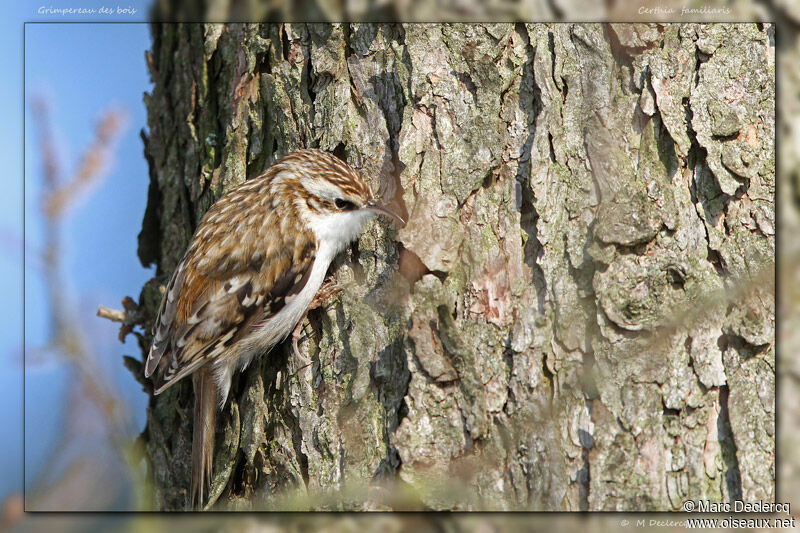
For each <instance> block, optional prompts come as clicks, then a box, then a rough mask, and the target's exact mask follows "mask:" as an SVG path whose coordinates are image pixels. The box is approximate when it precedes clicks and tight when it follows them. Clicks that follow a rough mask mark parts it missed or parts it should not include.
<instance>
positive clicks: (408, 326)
mask: <svg viewBox="0 0 800 533" xmlns="http://www.w3.org/2000/svg"><path fill="white" fill-rule="evenodd" d="M153 34H154V44H153V50H152V54H151V55H148V61H149V64H150V70H151V73H152V77H153V80H154V83H155V86H154V90H153V93H152V94H151V95H148V96H147V97H146V104H147V108H148V111H149V121H148V122H149V130H150V131H149V137H147V138H146V143H145V144H146V149H145V152H146V154H147V157H148V158H149V161H150V169H151V184H150V195H149V203H148V209H147V213H146V215H145V220H144V224H143V230H142V234H141V236H140V249H139V254H140V257H141V259H142V261H143V262H144V263H153V262H155V263H156V264H157V266H158V271H157V272H158V277H157V278H156V279H154V280H153V282H151V283H150V284H148V285H147V286H146V287H145V289H144V290H143V293H142V299H141V302H142V305H143V306H145V307H146V308H147V309H149V310H151V312H152V314H153V315H154V314H155V309H156V306H157V305H158V300H159V299H160V291H159V285H163V284H164V283H165V281H166V280H167V279H168V276H169V274H170V273H171V272H172V269H173V268H174V267H175V265H176V264H177V262H178V260H179V259H180V257H181V256H182V254H183V252H184V250H185V248H186V247H187V245H188V242H189V240H190V238H191V235H192V232H193V230H194V228H195V227H196V225H197V224H198V222H199V221H200V219H201V217H202V215H203V213H204V212H205V211H206V209H208V207H209V206H210V205H211V204H212V203H213V202H214V201H215V200H216V199H217V198H219V197H220V195H221V194H222V193H223V192H224V191H225V190H227V189H229V188H231V187H233V186H234V185H236V184H238V183H240V182H241V181H243V180H244V179H245V177H246V176H254V175H256V174H258V173H260V172H262V171H263V170H265V169H266V168H267V167H268V166H269V165H270V164H271V163H272V162H273V161H275V159H276V158H278V157H279V156H280V155H283V154H285V153H287V152H289V151H291V150H293V149H296V148H298V147H303V146H305V147H312V146H313V147H320V148H322V149H324V150H328V151H331V152H334V153H336V154H338V155H340V156H341V157H343V158H345V159H346V160H347V161H348V162H349V163H350V164H351V165H352V166H354V167H355V168H357V169H358V170H359V171H360V172H361V173H362V175H363V176H364V177H365V178H366V179H367V180H368V182H369V183H370V184H371V186H372V187H373V189H374V190H376V191H377V190H380V192H381V194H382V196H383V197H384V198H386V199H388V200H390V201H391V204H392V205H393V206H394V207H395V208H397V209H399V210H400V211H405V212H406V213H408V215H409V217H410V221H409V223H408V225H407V227H405V228H404V229H402V230H395V229H392V228H390V227H389V226H387V225H385V224H382V223H374V224H372V225H370V226H369V227H368V229H367V231H366V232H365V233H364V235H363V236H362V238H361V239H360V240H359V241H358V242H357V243H356V244H354V245H353V246H352V247H351V248H350V249H349V250H348V251H347V253H346V254H343V255H342V257H340V258H339V259H338V260H337V261H335V262H334V264H333V265H332V267H331V275H332V276H333V278H335V279H336V280H337V281H338V282H339V283H340V284H342V285H343V286H344V289H343V290H342V292H341V293H340V294H339V295H338V297H337V298H336V299H335V300H334V301H333V302H331V303H330V304H329V305H328V306H327V307H326V308H324V309H318V310H315V311H312V312H311V313H310V315H309V317H308V319H307V321H306V329H305V333H306V335H305V336H304V338H303V340H302V342H301V343H300V349H301V352H302V354H303V355H304V356H305V357H306V358H307V359H308V360H307V361H302V360H298V359H296V358H295V357H294V356H292V355H291V347H290V346H288V345H289V344H290V343H284V345H280V346H278V347H276V348H275V349H273V350H272V351H271V352H270V353H269V354H267V355H266V356H264V357H261V358H260V359H259V361H258V363H257V364H255V365H254V366H253V367H251V368H249V369H248V370H247V371H246V372H244V373H243V374H242V375H241V376H240V377H238V378H236V379H235V380H234V386H233V389H232V393H231V395H230V400H229V402H228V405H227V406H226V407H225V409H224V410H223V411H222V412H221V414H220V415H219V417H218V429H217V436H216V453H215V458H214V481H213V484H212V498H214V499H216V502H217V503H216V508H232V509H253V508H257V509H261V508H265V509H267V508H268V509H282V508H298V509H409V508H420V509H425V508H434V509H476V510H477V509H481V510H489V509H531V510H678V509H681V505H682V502H683V501H684V500H687V499H693V500H698V499H707V500H711V501H714V502H722V501H726V502H729V501H731V500H739V499H743V500H745V501H757V500H772V499H773V498H774V480H775V447H774V434H775V398H774V396H775V394H774V393H775V376H774V367H775V363H774V361H775V351H774V227H775V216H774V190H775V185H774V184H775V181H774V171H775V168H774V131H775V129H774V127H775V115H774V101H775V100H774V73H775V62H774V35H773V26H771V25H756V24H741V25H717V24H714V25H696V24H686V25H649V24H648V25H645V24H637V25H617V24H610V25H602V24H592V25H588V24H587V25H572V24H530V25H523V24H447V25H440V24H407V25H394V24H332V25H329V24H263V25H258V24H229V25H216V24H207V25H201V24H187V25H181V24H156V25H155V26H154V28H153ZM190 382H191V380H184V382H183V383H182V384H180V385H178V386H176V387H174V388H172V389H170V390H169V391H168V392H165V393H164V394H162V395H160V396H158V397H154V398H152V400H151V403H150V407H149V409H148V423H147V427H146V429H145V432H144V435H143V439H144V441H145V443H146V455H147V460H148V464H149V471H150V472H151V474H152V481H153V486H154V502H153V505H154V507H155V508H158V509H182V508H184V506H185V503H186V499H187V495H186V493H187V489H188V486H189V468H190V455H191V435H192V432H191V409H192V405H193V397H192V393H191V384H190Z"/></svg>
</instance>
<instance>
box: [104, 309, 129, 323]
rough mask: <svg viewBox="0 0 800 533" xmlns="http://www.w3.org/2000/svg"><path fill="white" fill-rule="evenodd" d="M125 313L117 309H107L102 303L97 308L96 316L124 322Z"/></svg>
mask: <svg viewBox="0 0 800 533" xmlns="http://www.w3.org/2000/svg"><path fill="white" fill-rule="evenodd" d="M125 314H126V313H125V311H120V310H119V309H109V308H108V307H105V306H103V305H101V306H100V307H99V308H98V309H97V316H99V317H100V318H106V319H108V320H110V321H112V322H124V321H125Z"/></svg>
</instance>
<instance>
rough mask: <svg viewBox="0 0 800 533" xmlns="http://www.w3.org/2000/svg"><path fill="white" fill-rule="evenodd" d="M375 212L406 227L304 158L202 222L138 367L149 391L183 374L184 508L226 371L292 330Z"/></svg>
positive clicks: (321, 158)
mask: <svg viewBox="0 0 800 533" xmlns="http://www.w3.org/2000/svg"><path fill="white" fill-rule="evenodd" d="M376 213H377V214H384V215H388V216H391V217H394V218H395V219H397V220H399V221H400V222H401V223H404V221H403V220H402V219H400V217H398V216H397V215H396V214H394V213H393V212H392V211H390V210H388V209H386V208H385V207H383V206H381V205H380V204H379V203H377V202H376V201H375V200H374V198H373V195H372V191H370V189H369V187H368V186H367V185H366V183H365V182H364V181H363V180H362V179H361V177H360V176H359V175H358V174H357V173H356V172H355V171H354V170H353V169H352V168H351V167H350V166H348V165H347V164H346V163H344V162H342V161H340V160H339V159H337V158H336V157H334V156H332V155H330V154H328V153H326V152H323V151H321V150H312V149H309V150H299V151H297V152H293V153H291V154H289V155H287V156H286V157H284V158H283V159H281V160H280V161H278V162H277V163H275V164H274V165H273V166H272V167H270V168H269V169H268V170H267V171H266V172H265V173H263V174H262V175H260V176H258V177H256V178H254V179H251V180H249V181H246V182H244V183H243V184H241V185H239V186H238V187H236V188H235V189H233V190H231V191H230V192H228V193H227V194H225V195H224V196H223V197H222V198H220V199H219V201H217V202H216V203H215V204H214V205H212V206H211V208H210V209H209V210H208V212H207V213H206V214H205V216H204V217H203V220H202V221H201V223H200V225H199V226H198V228H197V231H196V232H195V234H194V237H193V238H192V242H191V244H190V245H189V249H188V250H187V251H186V253H185V255H184V256H183V258H182V259H181V261H180V263H179V264H178V266H177V268H176V269H175V272H174V273H173V275H172V278H171V279H170V282H169V284H168V285H167V287H166V291H165V293H164V297H163V300H162V302H161V307H160V309H159V312H158V316H157V317H156V321H155V323H154V325H153V344H152V347H151V349H150V353H149V355H148V357H147V361H146V364H145V377H151V376H152V379H153V384H154V389H155V394H160V393H161V392H163V391H164V390H166V389H167V388H169V387H170V386H172V385H173V384H175V383H177V382H178V381H180V380H181V379H182V378H184V377H186V376H188V375H192V377H193V379H192V382H193V385H194V391H195V409H194V434H193V444H192V486H191V489H190V502H189V503H190V505H191V506H192V507H195V508H196V507H202V506H203V505H204V502H205V495H206V494H207V491H208V488H209V485H210V482H211V474H212V462H211V461H212V458H213V447H214V420H215V415H216V404H217V403H218V404H219V406H220V407H222V406H224V404H225V403H226V401H227V397H228V392H229V390H230V384H231V378H232V376H233V374H234V372H236V371H238V370H241V369H243V368H245V367H247V365H248V364H249V363H250V361H251V360H252V358H253V357H256V356H258V355H260V354H263V353H266V352H267V351H269V349H270V348H272V346H274V345H275V344H276V343H278V342H280V341H281V340H283V339H284V338H285V337H286V336H287V335H288V334H289V333H290V332H291V331H292V330H293V329H294V327H295V325H296V324H297V323H298V322H299V321H300V320H302V318H303V316H304V314H305V312H306V310H307V309H308V306H309V304H310V302H311V301H312V299H313V297H314V295H315V294H316V293H317V291H318V290H319V287H320V286H321V284H322V281H323V279H324V277H325V274H326V272H327V270H328V266H329V265H330V263H331V261H332V260H333V258H334V257H335V256H336V254H337V253H338V252H339V251H341V250H342V248H344V246H346V245H347V243H349V242H351V241H352V240H354V239H355V238H357V237H358V235H359V234H360V233H361V230H362V227H363V223H364V222H365V221H366V220H367V219H368V218H369V217H370V216H372V215H374V214H376Z"/></svg>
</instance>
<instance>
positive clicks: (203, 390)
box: [189, 368, 217, 509]
mask: <svg viewBox="0 0 800 533" xmlns="http://www.w3.org/2000/svg"><path fill="white" fill-rule="evenodd" d="M192 384H193V385H194V432H193V435H192V486H191V489H190V493H189V497H190V506H191V508H192V509H202V508H203V505H204V504H205V497H206V496H208V491H209V488H210V486H211V471H212V464H213V463H212V461H213V459H214V428H215V423H216V416H217V384H216V383H215V381H214V378H213V376H212V375H211V371H210V370H209V369H207V368H201V369H200V370H198V371H197V372H195V373H194V374H193V375H192Z"/></svg>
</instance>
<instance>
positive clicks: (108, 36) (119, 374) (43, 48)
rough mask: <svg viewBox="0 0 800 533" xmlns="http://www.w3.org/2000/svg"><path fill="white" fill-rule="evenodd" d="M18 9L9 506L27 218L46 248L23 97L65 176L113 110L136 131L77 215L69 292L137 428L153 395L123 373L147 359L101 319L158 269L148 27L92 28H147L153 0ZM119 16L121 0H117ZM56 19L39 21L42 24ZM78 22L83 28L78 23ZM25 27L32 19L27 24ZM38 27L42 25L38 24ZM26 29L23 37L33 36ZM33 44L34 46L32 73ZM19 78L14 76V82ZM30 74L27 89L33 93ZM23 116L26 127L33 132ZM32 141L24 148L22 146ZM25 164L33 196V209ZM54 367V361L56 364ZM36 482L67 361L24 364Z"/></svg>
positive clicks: (35, 330)
mask: <svg viewBox="0 0 800 533" xmlns="http://www.w3.org/2000/svg"><path fill="white" fill-rule="evenodd" d="M19 4H23V3H12V4H11V5H9V6H8V11H7V12H6V13H5V17H4V20H3V22H2V23H1V24H2V26H3V31H2V32H0V43H1V44H2V45H4V46H5V49H6V50H10V51H18V53H9V54H7V55H6V57H7V58H8V63H7V64H6V69H4V70H5V71H6V74H4V77H5V78H6V81H7V83H4V84H2V85H1V86H0V91H2V92H0V101H1V102H3V106H4V108H5V109H4V111H5V113H4V116H5V120H4V121H0V150H1V151H2V152H0V154H2V155H3V156H4V157H3V161H4V162H5V163H6V172H7V173H8V177H7V179H6V180H5V182H4V183H5V184H6V188H5V189H4V192H5V194H2V195H0V283H2V286H0V288H2V293H3V294H6V295H8V297H9V299H10V303H9V304H8V305H5V306H2V307H0V320H2V321H3V324H5V327H4V328H2V330H0V331H1V332H0V358H2V362H0V391H2V394H3V395H4V397H3V398H2V401H0V417H2V419H3V420H4V421H6V424H7V427H10V428H19V431H18V432H15V431H12V432H11V433H10V434H6V435H5V436H4V438H3V439H2V440H0V443H1V444H2V452H3V453H0V472H2V473H3V475H2V476H0V501H2V500H3V499H5V497H6V496H7V495H8V494H9V493H12V492H18V491H20V490H21V485H22V475H23V474H22V464H23V462H22V452H23V444H22V429H23V419H22V409H21V407H22V343H23V320H22V313H21V311H22V308H23V281H22V280H23V278H22V261H23V231H22V224H23V217H24V220H25V223H26V228H25V230H26V231H25V247H26V249H27V253H28V255H29V256H31V255H33V254H35V253H36V251H37V249H38V245H39V244H40V242H41V224H40V220H39V218H38V206H37V201H38V189H39V187H38V183H39V179H40V176H41V166H40V163H39V160H38V152H37V150H38V146H37V143H36V132H35V131H34V130H33V128H32V127H31V123H30V117H27V118H26V117H25V115H23V112H25V113H26V114H27V113H29V111H30V109H29V108H27V109H26V108H25V107H24V105H23V98H24V96H25V93H27V96H28V97H30V96H31V95H34V94H41V95H43V96H44V97H46V98H47V100H48V102H49V104H50V109H51V123H52V125H53V128H54V132H55V134H56V137H55V138H56V142H57V147H58V153H59V155H61V156H62V157H61V160H62V162H63V166H64V170H65V174H67V175H69V173H70V171H71V170H72V169H74V168H75V166H76V165H77V162H78V160H79V157H80V155H81V153H82V151H83V150H84V149H85V148H86V146H87V145H88V143H89V142H90V140H91V139H92V134H93V128H94V125H95V121H96V120H97V118H98V117H99V115H100V113H101V112H102V111H103V110H104V109H106V108H108V107H109V106H110V105H115V106H118V107H120V108H123V109H124V110H125V113H126V115H127V121H126V124H127V125H126V127H125V129H124V131H123V135H122V137H121V138H120V140H119V142H118V144H117V150H116V157H115V159H114V161H113V162H112V165H111V167H110V172H109V174H108V175H107V177H106V179H105V181H104V182H102V184H101V185H100V186H98V187H96V188H95V189H94V190H93V191H92V193H91V195H88V196H86V197H85V200H83V201H81V202H80V203H79V204H78V206H77V207H76V208H75V209H74V210H73V211H72V215H71V216H70V217H69V219H68V222H67V224H66V227H65V228H64V229H65V231H64V234H65V242H64V248H65V250H64V252H65V254H64V267H65V271H66V275H67V278H68V279H69V285H68V286H67V287H64V292H65V293H66V294H67V295H68V297H69V298H70V299H71V301H72V302H73V303H74V304H75V307H76V309H77V315H78V319H79V320H80V321H81V323H82V324H85V325H86V327H87V328H88V329H90V331H91V336H92V346H93V348H94V349H95V351H96V352H98V353H99V354H100V355H101V359H102V363H101V366H102V367H103V369H104V370H105V371H106V372H107V375H109V376H110V379H111V381H112V383H111V388H112V389H113V390H115V391H117V392H119V394H120V395H121V397H122V398H123V399H124V401H125V402H126V403H127V404H128V406H129V407H130V410H131V414H132V415H134V417H135V422H136V426H137V428H139V429H141V427H142V426H143V423H144V408H145V405H146V397H145V395H144V393H142V392H141V390H140V387H139V385H138V384H137V383H136V382H135V381H134V380H133V378H132V377H131V376H130V374H129V373H128V371H127V370H125V369H124V367H123V366H122V359H121V358H122V355H123V354H127V355H134V356H138V355H139V353H138V349H137V347H136V346H135V344H134V343H133V342H128V343H127V344H126V345H122V344H120V343H119V342H118V341H116V335H117V330H118V327H117V325H115V324H112V323H108V322H106V321H103V320H101V319H99V318H96V317H94V312H95V311H96V309H97V306H98V305H100V304H102V305H106V306H108V307H115V308H119V307H120V300H121V299H122V297H124V296H126V295H129V296H132V297H133V298H134V299H138V296H139V290H140V288H141V286H142V285H143V283H144V282H145V281H146V280H147V279H149V278H150V277H151V276H152V271H150V270H146V269H144V268H143V267H141V265H140V264H139V261H138V258H137V257H136V245H137V243H136V236H137V234H138V231H139V229H140V227H141V220H142V215H143V213H144V208H145V203H146V197H147V185H148V170H147V164H146V161H145V159H144V156H143V153H142V150H143V147H142V142H141V139H140V138H139V132H140V130H141V129H142V128H145V127H146V112H145V108H144V104H143V102H142V95H143V93H144V92H145V91H149V90H150V86H151V85H150V79H149V75H148V73H147V70H146V66H145V61H144V51H145V50H146V49H147V48H149V46H150V34H149V27H148V26H147V25H146V24H134V23H126V24H116V23H113V24H109V23H103V24H91V23H88V22H96V21H103V22H108V21H125V22H129V21H130V22H134V21H144V20H145V19H146V11H147V8H146V5H147V4H149V2H141V1H133V2H125V3H124V4H119V7H121V8H133V9H135V10H136V11H137V12H136V14H134V15H130V14H120V15H116V14H114V15H105V14H101V12H100V10H99V8H100V7H101V6H103V5H104V4H103V3H102V2H81V3H79V4H75V3H71V4H70V3H68V2H59V1H55V2H47V3H45V4H41V5H40V4H36V5H33V4H28V6H25V5H24V4H23V5H19ZM43 6H44V7H46V8H48V9H50V8H60V7H81V8H94V9H96V10H98V11H97V14H95V15H93V16H81V15H71V16H62V15H58V14H53V13H50V14H47V15H40V14H39V13H37V11H38V8H39V7H43ZM113 7H114V9H116V7H117V4H114V5H113ZM44 21H51V22H52V21H56V22H57V23H50V24H41V23H38V22H44ZM76 21H79V22H80V23H75V22H76ZM24 22H29V24H27V25H26V26H23V23H24ZM34 22H37V23H34ZM23 28H24V40H23ZM23 49H24V50H25V58H24V66H23ZM8 72H10V77H9V76H8ZM23 75H24V76H25V83H26V85H25V88H24V90H23ZM23 119H25V120H26V121H27V129H26V130H25V136H24V137H23ZM23 139H24V141H25V145H23ZM23 165H24V168H25V200H24V203H23ZM32 263H33V262H32V261H28V265H27V266H28V268H27V270H26V279H25V289H26V292H25V303H26V317H25V330H24V339H25V341H26V347H27V350H28V354H29V355H28V356H29V358H30V352H31V350H33V349H35V347H37V346H41V345H42V344H43V343H44V342H45V341H46V339H47V338H48V336H47V333H48V332H47V327H48V325H47V322H46V319H45V317H46V314H45V313H44V311H43V305H44V302H45V300H44V291H43V284H42V280H41V276H40V275H39V273H38V272H37V271H36V270H35V268H32ZM46 360H47V359H46ZM26 376H27V377H26V379H27V381H26V387H27V389H26V401H25V407H26V413H25V421H24V422H25V428H26V434H27V443H26V448H25V451H26V462H25V464H26V465H27V478H28V481H29V482H30V481H31V480H32V479H34V478H35V476H36V475H38V470H39V469H40V467H41V465H42V463H43V461H44V459H45V458H46V457H47V456H48V455H49V454H50V453H51V452H52V448H53V445H54V443H55V442H56V437H57V436H58V435H59V433H60V432H61V430H62V427H61V425H60V423H59V421H60V420H61V417H62V415H63V411H64V409H65V408H68V407H69V406H68V405H67V402H66V397H65V396H64V393H65V391H66V386H65V385H66V383H68V382H69V381H68V380H71V377H70V374H69V372H68V370H67V368H66V367H65V366H63V365H62V364H59V363H56V362H50V363H44V364H41V363H39V364H35V365H28V367H27V368H26Z"/></svg>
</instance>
